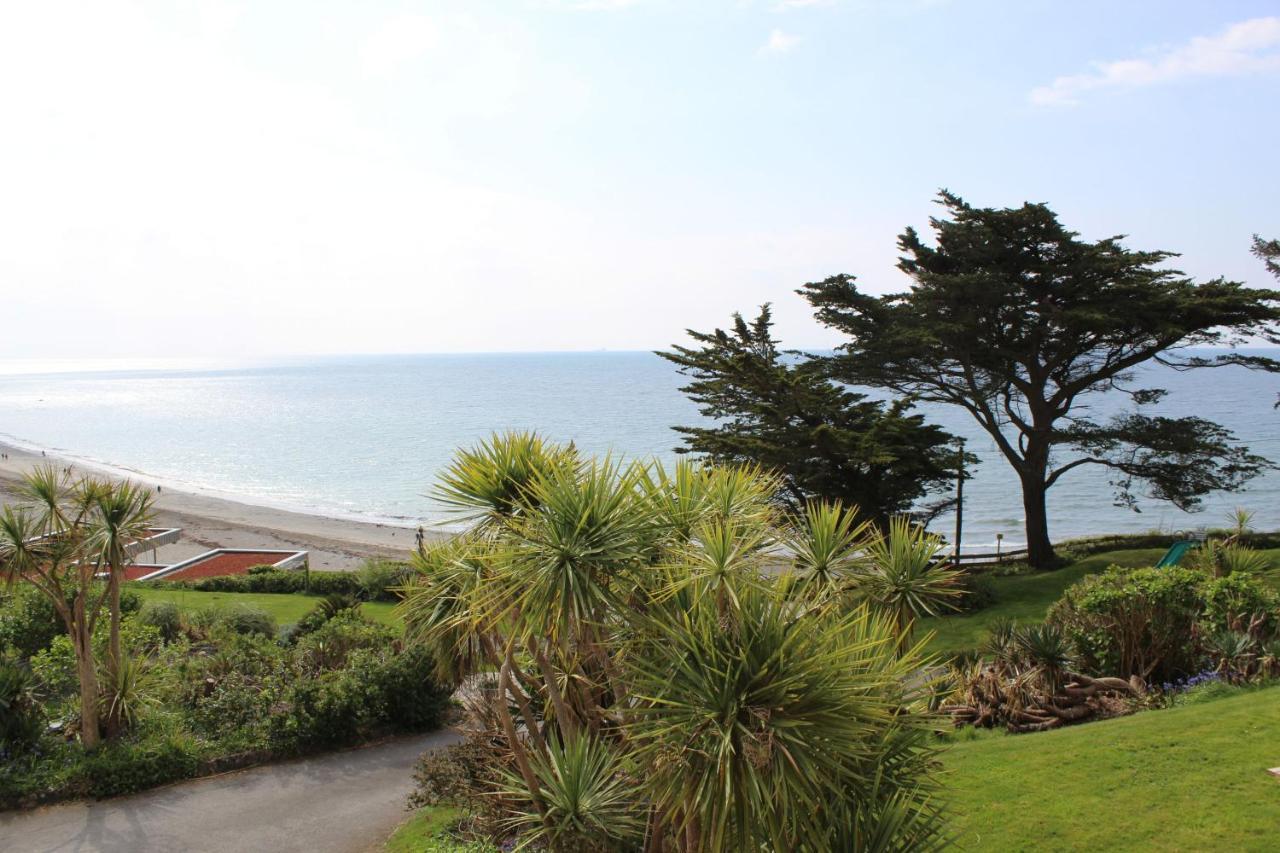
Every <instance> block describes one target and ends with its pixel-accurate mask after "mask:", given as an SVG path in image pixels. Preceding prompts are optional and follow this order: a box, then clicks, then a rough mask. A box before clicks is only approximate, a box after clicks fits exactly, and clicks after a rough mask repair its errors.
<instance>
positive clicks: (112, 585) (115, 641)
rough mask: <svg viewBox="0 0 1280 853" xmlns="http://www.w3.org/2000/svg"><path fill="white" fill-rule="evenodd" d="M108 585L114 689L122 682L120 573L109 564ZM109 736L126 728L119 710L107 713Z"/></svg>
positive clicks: (110, 667)
mask: <svg viewBox="0 0 1280 853" xmlns="http://www.w3.org/2000/svg"><path fill="white" fill-rule="evenodd" d="M107 571H108V573H109V574H108V576H107V585H108V587H109V596H108V597H109V600H110V610H111V637H110V642H109V644H108V646H107V672H109V673H110V674H111V682H112V685H111V689H112V690H113V691H114V689H115V685H116V684H119V683H120V662H121V660H122V657H121V654H122V652H121V649H120V573H118V572H117V571H116V569H115V566H112V565H108V568H107ZM117 707H118V706H117V705H116V703H112V708H113V709H114V708H117ZM106 724H107V737H108V738H114V737H116V736H118V735H119V734H120V732H121V730H122V729H123V728H124V725H123V721H122V720H121V719H120V714H119V711H118V710H116V711H112V712H110V713H108V714H107V720H106Z"/></svg>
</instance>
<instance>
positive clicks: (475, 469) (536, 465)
mask: <svg viewBox="0 0 1280 853" xmlns="http://www.w3.org/2000/svg"><path fill="white" fill-rule="evenodd" d="M576 462H577V452H576V451H575V450H574V449H573V448H572V447H571V446H570V447H562V446H558V445H554V444H551V443H550V442H547V441H546V440H545V439H543V438H542V437H541V436H539V435H537V434H536V433H523V432H508V433H503V434H500V435H494V436H493V437H492V438H490V439H488V440H486V441H482V442H480V443H479V444H478V445H477V446H476V447H474V448H471V449H469V450H461V451H459V452H458V453H457V454H456V455H455V457H454V459H453V462H451V463H450V464H449V466H448V467H447V468H446V469H445V470H444V472H443V473H442V474H441V475H440V482H439V484H438V485H437V487H436V489H435V493H434V495H435V498H436V500H438V501H440V503H442V504H444V505H445V506H446V507H449V508H450V509H452V510H453V511H454V513H455V515H456V516H457V518H458V520H462V521H473V522H477V523H479V524H480V525H481V526H492V525H496V524H501V523H503V522H504V521H507V520H509V519H511V518H514V517H515V516H518V515H520V514H521V513H522V512H525V511H527V510H528V509H529V506H530V501H531V500H532V498H531V496H530V489H531V487H532V486H533V484H534V483H535V482H536V481H537V480H538V479H539V478H541V477H544V476H546V475H548V474H549V473H551V472H552V471H553V470H556V469H558V468H562V467H568V468H572V467H573V466H574V465H576Z"/></svg>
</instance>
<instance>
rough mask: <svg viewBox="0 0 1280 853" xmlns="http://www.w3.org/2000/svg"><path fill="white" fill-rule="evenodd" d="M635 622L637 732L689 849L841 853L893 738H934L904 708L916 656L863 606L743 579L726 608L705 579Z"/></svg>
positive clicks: (664, 813) (651, 780)
mask: <svg viewBox="0 0 1280 853" xmlns="http://www.w3.org/2000/svg"><path fill="white" fill-rule="evenodd" d="M635 624H636V637H635V639H634V640H633V641H632V643H633V644H632V646H631V647H630V649H629V653H628V656H627V659H628V661H629V662H630V667H629V673H630V677H631V683H632V691H633V695H634V697H635V700H636V705H635V707H634V708H633V710H632V713H631V715H630V716H631V719H632V723H631V725H630V726H629V727H628V729H627V732H628V735H629V737H630V738H631V739H632V742H633V744H634V750H635V756H636V760H637V761H638V763H639V764H640V766H642V767H644V768H646V772H645V780H646V784H647V788H648V790H649V792H650V795H651V797H652V800H653V803H654V807H655V809H656V810H657V814H658V815H659V816H660V817H659V821H658V825H659V826H660V827H661V828H662V829H663V830H664V831H665V832H666V833H668V834H669V835H671V836H673V837H675V838H677V839H680V842H681V843H680V846H679V849H682V850H754V849H764V848H765V847H767V848H768V849H788V850H792V849H804V850H828V849H834V848H833V847H832V844H833V843H834V838H835V833H837V832H840V831H846V830H847V831H849V832H853V831H854V827H853V826H852V824H854V823H856V822H857V821H858V820H859V819H860V817H859V815H861V814H863V813H864V811H865V810H868V809H871V807H872V803H870V802H868V801H867V800H866V796H867V792H868V791H871V790H874V789H875V782H876V773H877V768H881V767H883V766H885V765H884V761H883V759H884V757H885V754H886V752H888V751H889V750H890V746H891V741H892V740H893V739H894V737H895V736H896V735H897V734H898V733H901V732H902V731H916V732H923V731H924V728H925V727H924V724H923V722H922V718H920V717H919V716H912V715H903V714H901V711H902V710H903V708H904V707H906V706H908V705H909V704H910V697H908V696H906V695H905V688H904V686H903V685H904V684H905V683H906V682H907V679H908V676H909V675H910V674H911V673H913V672H914V671H915V670H916V669H918V667H919V666H920V659H919V657H918V654H916V653H912V654H908V655H904V656H900V655H899V654H898V653H897V642H896V637H895V636H894V634H893V632H892V628H891V625H890V623H889V620H886V619H884V618H881V617H877V616H875V615H873V614H871V613H870V611H869V610H867V609H866V608H865V607H864V608H859V609H855V610H848V611H841V610H837V609H826V610H823V611H821V612H820V613H818V614H814V613H811V612H807V611H805V610H804V609H803V608H797V606H796V603H795V601H793V600H792V599H791V598H789V597H788V596H787V595H786V588H785V587H769V586H764V585H760V584H754V583H745V584H742V585H740V586H738V588H737V590H736V595H735V596H734V599H733V605H732V607H731V608H730V609H729V611H728V613H727V614H726V612H725V611H724V610H723V609H722V608H721V607H719V606H717V604H716V601H715V596H714V595H713V594H711V593H710V591H709V590H706V589H700V588H698V586H697V585H693V586H690V587H687V588H685V589H684V590H682V592H681V593H680V595H678V596H676V597H673V598H671V599H669V600H667V601H665V602H664V603H663V604H662V605H661V606H656V607H654V608H652V609H650V610H649V611H648V612H646V613H645V614H643V615H641V616H637V617H636V620H635ZM917 746H918V744H917ZM907 752H908V753H911V754H915V752H916V749H915V747H914V746H913V747H912V748H911V749H908V750H907ZM920 769H921V768H919V767H917V768H916V772H914V773H909V774H906V775H908V776H911V777H912V779H913V780H915V781H918V779H919V778H920V776H921V775H922V774H921V773H920V772H919V771H920ZM886 787H892V789H893V791H892V793H903V792H904V791H913V790H914V786H912V785H911V784H910V782H908V783H906V784H905V785H904V784H894V785H892V786H886ZM888 793H889V792H886V794H888ZM917 793H918V792H917ZM919 796H921V797H922V798H923V797H924V795H923V794H920V795H919Z"/></svg>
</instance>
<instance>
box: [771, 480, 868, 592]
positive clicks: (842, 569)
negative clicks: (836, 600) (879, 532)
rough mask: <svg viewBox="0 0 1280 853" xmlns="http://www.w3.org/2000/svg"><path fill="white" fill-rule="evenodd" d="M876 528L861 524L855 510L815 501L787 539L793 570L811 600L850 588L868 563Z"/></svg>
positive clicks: (806, 508) (866, 523)
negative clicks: (865, 561)
mask: <svg viewBox="0 0 1280 853" xmlns="http://www.w3.org/2000/svg"><path fill="white" fill-rule="evenodd" d="M873 534H874V528H873V527H872V525H871V523H870V522H869V521H859V520H858V510H857V509H856V508H849V509H845V508H844V507H842V506H841V505H840V504H838V503H828V502H826V501H815V502H811V503H809V504H807V505H806V506H805V509H804V515H803V516H802V517H801V518H800V519H799V520H798V522H797V524H796V525H794V527H793V528H792V530H791V531H790V533H789V535H788V536H787V538H786V544H787V547H788V550H789V551H790V553H791V567H792V569H793V571H794V572H795V573H796V576H797V580H798V582H799V583H800V584H801V586H802V587H803V588H804V589H805V591H806V593H807V594H808V595H809V596H810V597H819V598H820V597H822V596H825V595H827V594H829V593H831V592H833V591H835V590H838V589H839V588H841V587H843V586H845V585H847V584H848V583H849V581H850V579H851V577H852V576H853V575H854V574H855V572H856V571H857V569H858V568H859V566H860V564H861V563H862V562H863V561H864V560H865V559H866V556H865V554H864V553H863V552H864V549H865V548H866V546H867V543H868V540H869V539H871V538H872V536H873Z"/></svg>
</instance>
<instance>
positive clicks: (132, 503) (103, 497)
mask: <svg viewBox="0 0 1280 853" xmlns="http://www.w3.org/2000/svg"><path fill="white" fill-rule="evenodd" d="M81 489H82V490H84V492H85V493H84V494H83V495H82V496H81V500H83V501H84V502H85V503H86V504H87V505H88V507H89V513H88V527H87V529H86V531H85V538H84V551H85V554H84V559H86V560H90V561H92V562H93V563H94V566H95V568H96V569H98V570H99V571H100V570H101V569H104V568H105V569H106V570H107V595H108V602H109V603H108V608H107V609H108V613H109V614H110V618H111V631H110V637H109V640H108V643H107V672H108V673H109V674H110V676H111V678H110V679H109V681H108V683H110V684H116V683H119V682H121V681H122V677H121V676H122V673H121V670H122V669H123V668H124V666H125V661H124V653H123V651H122V649H121V648H120V587H121V586H122V585H123V583H124V570H125V567H126V566H127V565H128V564H129V563H130V562H131V561H132V559H133V556H134V554H135V553H137V550H138V543H139V542H141V541H142V540H143V539H145V538H146V536H147V532H148V528H149V527H150V525H151V522H152V520H153V517H154V511H153V504H154V502H155V494H154V493H153V492H152V491H151V490H150V489H147V488H144V487H142V486H137V485H134V484H132V483H128V482H121V483H110V484H101V483H97V482H94V481H87V482H83V483H82V484H81ZM122 707H123V706H121V704H120V703H118V702H114V701H113V702H111V703H110V705H109V708H108V714H107V719H106V725H107V731H108V733H110V734H115V733H118V732H119V731H120V730H121V729H122V728H123V726H124V724H125V723H126V722H127V720H126V719H125V718H124V717H123V716H122V713H121V712H119V711H118V709H120V708H122Z"/></svg>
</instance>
